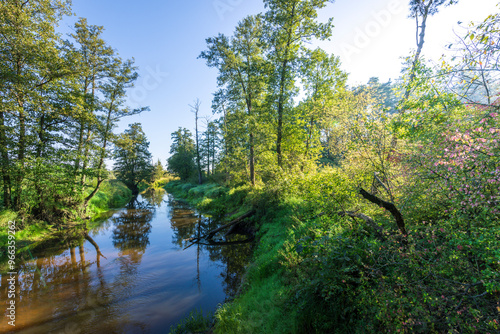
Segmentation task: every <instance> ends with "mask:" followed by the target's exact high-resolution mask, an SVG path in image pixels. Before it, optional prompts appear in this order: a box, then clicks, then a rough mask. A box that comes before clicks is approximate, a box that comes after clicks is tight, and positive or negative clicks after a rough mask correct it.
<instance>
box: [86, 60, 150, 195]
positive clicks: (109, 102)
mask: <svg viewBox="0 0 500 334" xmlns="http://www.w3.org/2000/svg"><path fill="white" fill-rule="evenodd" d="M108 76H109V81H107V82H104V83H103V84H102V85H101V87H100V88H101V90H102V93H103V96H104V99H103V101H102V103H101V104H100V107H101V108H102V111H103V112H104V115H102V116H100V117H98V123H97V131H96V132H97V137H98V138H99V148H98V149H97V151H98V155H97V156H98V157H97V159H96V160H97V167H96V170H95V174H94V175H93V176H95V177H96V179H97V184H96V186H95V187H94V189H93V190H92V192H91V193H90V194H89V195H88V196H87V197H86V198H85V201H84V204H85V205H86V204H87V203H88V202H89V201H90V200H91V199H92V197H94V196H95V194H96V193H97V191H99V188H100V186H101V184H102V182H103V181H104V179H105V178H104V174H105V172H106V170H105V168H104V160H105V159H106V158H107V157H108V143H109V141H110V139H111V138H112V135H113V132H112V131H113V128H114V127H115V124H116V122H117V121H118V120H119V119H120V118H122V117H125V116H130V115H134V114H138V113H141V112H142V111H145V110H149V108H147V107H144V108H139V109H135V110H130V109H129V108H126V107H124V103H125V97H126V90H127V88H130V87H133V85H134V81H135V80H137V76H138V75H137V72H136V67H134V66H133V62H132V61H131V60H127V61H125V62H122V61H121V59H115V61H114V63H113V66H111V67H110V69H109V73H108Z"/></svg>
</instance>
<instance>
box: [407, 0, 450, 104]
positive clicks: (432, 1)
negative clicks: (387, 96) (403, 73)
mask: <svg viewBox="0 0 500 334" xmlns="http://www.w3.org/2000/svg"><path fill="white" fill-rule="evenodd" d="M457 2H458V0H410V18H414V19H415V23H416V43H417V51H416V53H415V56H414V57H413V62H412V65H411V70H410V77H409V80H408V84H407V88H406V92H405V96H404V99H403V101H406V100H407V99H408V97H409V96H410V92H411V86H412V83H413V80H414V79H415V75H416V73H415V70H416V69H417V66H418V62H419V61H420V54H421V53H422V48H423V47H424V38H425V30H426V28H427V18H428V17H429V16H432V15H434V14H436V13H437V12H438V11H439V7H440V6H442V5H445V6H450V5H453V4H455V3H457Z"/></svg>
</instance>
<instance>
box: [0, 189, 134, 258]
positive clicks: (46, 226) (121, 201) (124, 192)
mask: <svg viewBox="0 0 500 334" xmlns="http://www.w3.org/2000/svg"><path fill="white" fill-rule="evenodd" d="M131 198H132V192H131V191H130V189H128V188H127V187H126V186H125V185H124V184H123V183H122V182H120V181H119V180H116V179H112V180H109V181H106V182H104V183H103V184H102V186H101V188H100V190H99V192H98V193H97V194H96V195H95V196H94V197H93V198H92V200H91V201H90V202H89V205H88V208H87V209H86V212H85V214H86V215H87V216H90V217H92V218H95V217H98V216H99V214H101V213H103V212H105V211H108V210H110V209H113V208H119V207H122V206H124V205H125V204H127V202H129V201H130V199H131ZM71 216H73V217H75V219H74V220H75V221H62V222H61V221H57V222H51V221H35V222H33V221H30V218H27V217H23V216H21V215H19V214H17V213H15V212H13V211H2V212H0V259H2V258H3V257H4V256H5V251H6V249H7V247H6V246H7V241H8V235H7V226H8V223H9V221H14V222H15V223H16V229H17V230H16V249H17V251H18V252H22V251H23V250H24V249H25V248H26V247H28V246H29V245H31V244H33V243H35V242H39V241H43V240H45V239H47V238H50V237H51V236H52V235H53V234H54V233H55V232H57V231H58V230H61V229H64V228H66V227H68V226H73V225H75V224H85V222H83V220H82V219H81V218H78V217H79V216H81V214H77V213H74V214H73V215H71ZM88 222H90V220H87V224H88Z"/></svg>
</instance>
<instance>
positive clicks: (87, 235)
mask: <svg viewBox="0 0 500 334" xmlns="http://www.w3.org/2000/svg"><path fill="white" fill-rule="evenodd" d="M85 239H87V241H88V242H90V243H91V244H92V245H93V246H94V247H95V250H96V252H97V256H102V257H103V258H105V259H106V260H107V259H108V258H107V257H105V256H104V255H103V254H102V253H101V250H100V249H99V246H98V245H97V243H96V242H95V241H94V239H92V238H91V237H90V235H89V234H88V233H85Z"/></svg>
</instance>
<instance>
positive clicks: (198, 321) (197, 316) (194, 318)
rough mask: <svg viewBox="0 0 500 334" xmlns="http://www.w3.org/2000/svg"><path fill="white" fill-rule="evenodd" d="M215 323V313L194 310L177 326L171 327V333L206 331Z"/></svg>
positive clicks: (184, 333) (181, 333) (185, 333)
mask: <svg viewBox="0 0 500 334" xmlns="http://www.w3.org/2000/svg"><path fill="white" fill-rule="evenodd" d="M212 325H213V315H212V314H211V313H209V314H207V315H204V314H203V311H202V310H194V311H192V312H191V313H189V315H188V316H187V317H186V318H184V319H182V320H181V322H179V323H178V324H177V325H176V326H171V327H170V332H169V333H170V334H191V333H206V332H208V331H209V330H210V328H211V327H212Z"/></svg>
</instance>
